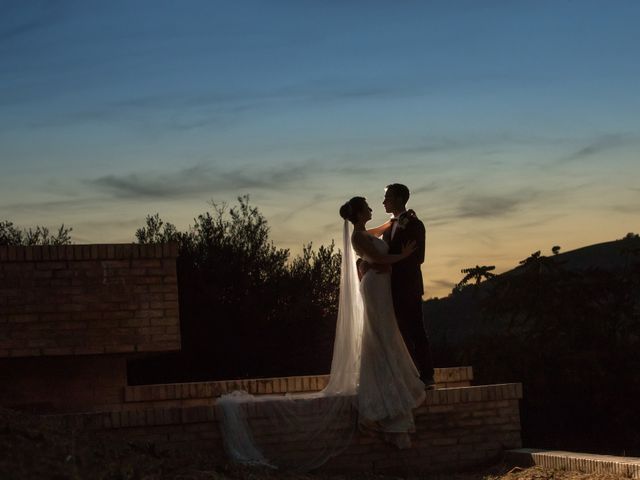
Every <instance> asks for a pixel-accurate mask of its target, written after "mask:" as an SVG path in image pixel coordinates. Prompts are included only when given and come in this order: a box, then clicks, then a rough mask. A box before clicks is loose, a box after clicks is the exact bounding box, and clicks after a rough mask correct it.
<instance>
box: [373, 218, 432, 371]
mask: <svg viewBox="0 0 640 480" xmlns="http://www.w3.org/2000/svg"><path fill="white" fill-rule="evenodd" d="M391 232H392V229H391V228H389V229H388V230H387V231H386V232H385V233H384V235H383V237H382V238H383V240H384V241H385V242H387V245H389V253H390V254H399V253H400V252H401V251H402V245H403V244H405V243H407V242H409V241H411V240H413V241H415V242H416V250H415V252H413V254H411V255H410V256H409V257H407V258H405V259H403V260H400V261H399V262H397V263H394V264H393V265H392V270H391V292H392V296H393V307H394V310H395V312H396V318H397V320H398V327H399V328H400V332H401V333H402V337H403V338H404V342H405V343H406V345H407V348H408V349H409V352H410V353H411V357H412V358H413V362H414V363H415V364H416V367H418V370H419V371H420V378H421V379H423V380H427V379H431V378H433V363H432V360H431V348H430V347H429V340H428V338H427V333H426V331H425V327H424V323H423V320H422V294H423V293H424V286H423V283H422V272H421V271H420V265H421V264H422V263H423V262H424V250H425V229H424V224H423V223H422V222H421V221H420V220H419V219H418V218H417V217H415V216H413V215H408V214H406V213H405V214H402V215H400V218H399V220H398V226H397V227H396V231H395V234H394V236H393V239H392V238H391Z"/></svg>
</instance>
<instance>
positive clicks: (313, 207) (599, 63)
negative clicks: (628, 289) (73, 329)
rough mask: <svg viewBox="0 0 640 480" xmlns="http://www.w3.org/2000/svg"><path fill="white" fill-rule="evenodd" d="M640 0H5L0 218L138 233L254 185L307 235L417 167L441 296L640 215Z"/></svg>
mask: <svg viewBox="0 0 640 480" xmlns="http://www.w3.org/2000/svg"><path fill="white" fill-rule="evenodd" d="M639 22H640V2H637V1H633V0H628V1H621V0H613V1H604V0H602V1H590V0H581V1H577V0H575V1H568V0H553V1H546V0H536V1H533V0H531V1H520V0H509V1H507V0H505V1H499V0H483V1H476V0H473V1H471V0H469V1H452V0H450V1H429V0H422V1H411V0H407V1H402V2H391V1H376V0H367V1H364V0H341V1H334V0H325V1H311V0H295V1H293V0H290V1H285V0H282V1H280V0H271V1H265V0H262V1H243V0H234V1H214V0H209V1H204V0H203V1H198V0H183V1H180V2H176V1H166V0H165V1H163V0H126V1H125V0H111V1H108V2H105V1H96V0H84V1H67V0H58V1H38V0H29V1H24V0H9V1H7V0H0V221H2V220H8V221H12V222H13V223H14V224H16V225H18V226H21V227H30V226H34V225H45V226H49V227H50V228H55V227H57V226H59V225H60V224H61V223H64V224H65V225H70V226H71V227H72V228H73V232H72V233H73V241H74V242H75V243H106V242H131V241H133V240H134V234H135V230H136V228H138V227H140V226H142V225H143V224H144V218H145V216H146V215H147V214H153V213H159V214H160V216H161V217H162V218H163V219H164V220H165V221H168V222H171V223H173V224H175V225H176V226H177V227H178V228H180V229H186V228H187V227H188V226H189V225H191V224H192V223H193V218H194V217H196V216H197V215H198V214H200V213H203V212H205V211H207V210H208V209H210V208H211V207H210V202H215V203H218V204H220V203H224V202H227V203H229V204H231V205H233V204H234V203H236V198H237V197H238V196H240V195H245V194H248V195H250V199H251V200H250V201H251V204H252V205H255V206H257V207H258V208H259V209H260V211H261V212H262V213H263V215H264V216H265V217H266V219H267V221H268V223H269V226H270V228H271V239H272V240H273V242H274V244H275V245H276V246H278V247H281V248H289V249H290V250H291V253H292V255H296V254H297V253H299V252H300V251H301V249H302V246H303V244H306V243H309V242H313V245H314V246H316V247H317V246H320V245H327V244H329V243H330V242H331V240H332V239H335V241H336V243H338V244H340V242H341V230H342V219H340V217H339V216H338V209H339V207H340V205H341V204H342V203H344V202H345V201H346V200H348V199H349V198H350V197H352V196H356V195H360V196H365V197H367V199H368V200H369V203H370V204H371V206H372V207H373V209H374V212H373V220H372V223H371V225H372V226H373V225H377V224H379V223H382V222H384V221H385V220H386V218H387V215H386V214H385V213H384V209H383V208H382V198H383V195H384V187H385V186H386V185H387V184H389V183H394V182H399V183H404V184H406V185H407V186H408V187H409V188H410V190H411V192H412V193H411V198H410V200H409V205H408V206H409V207H411V208H413V209H414V210H415V211H416V212H417V214H418V216H419V217H420V218H421V219H422V220H423V222H424V223H425V225H426V228H427V254H426V263H425V264H424V265H423V268H422V271H423V275H424V279H425V285H426V292H425V298H430V297H434V296H445V295H447V293H448V292H450V290H451V287H452V286H453V285H454V284H455V283H456V282H458V281H459V280H460V279H461V278H462V276H463V275H462V274H461V273H460V269H462V268H465V267H469V266H474V265H476V264H479V265H495V266H496V271H497V272H501V271H505V270H508V269H510V268H512V267H513V266H515V265H517V263H518V261H519V260H521V259H523V258H525V257H527V256H528V255H529V254H531V253H532V252H534V251H537V250H542V252H543V254H550V253H551V248H552V247H553V246H554V245H559V246H561V247H562V251H567V250H571V249H574V248H579V247H582V246H586V245H589V244H593V243H599V242H604V241H610V240H614V239H617V238H621V237H623V236H624V235H625V234H626V233H627V232H638V231H639V230H640V225H639V224H638V223H639V222H638V215H637V212H638V210H639V209H640V182H639V181H638V179H639V178H640V159H639V158H638V157H639V155H638V152H639V151H640V113H639V112H640V61H638V52H640V29H639V28H638V24H639Z"/></svg>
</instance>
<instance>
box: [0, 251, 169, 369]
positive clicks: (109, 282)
mask: <svg viewBox="0 0 640 480" xmlns="http://www.w3.org/2000/svg"><path fill="white" fill-rule="evenodd" d="M176 256H177V244H175V243H172V244H164V245H133V244H123V245H67V246H33V247H16V246H10V247H7V246H0V358H3V357H4V358H6V357H33V356H58V355H93V354H104V353H125V352H151V351H153V352H158V351H171V350H179V349H180V327H179V325H180V324H179V316H178V290H177V280H176Z"/></svg>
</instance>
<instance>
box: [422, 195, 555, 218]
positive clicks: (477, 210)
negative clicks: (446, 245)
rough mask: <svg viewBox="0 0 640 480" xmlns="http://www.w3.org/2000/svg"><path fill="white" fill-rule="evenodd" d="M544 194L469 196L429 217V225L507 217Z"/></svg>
mask: <svg viewBox="0 0 640 480" xmlns="http://www.w3.org/2000/svg"><path fill="white" fill-rule="evenodd" d="M542 193H543V192H541V191H537V190H522V191H519V192H513V193H506V194H495V195H480V194H473V195H467V196H465V197H463V198H462V199H461V200H460V201H459V202H458V204H457V205H455V206H454V207H449V208H448V210H444V211H443V212H442V213H440V214H436V215H431V216H429V219H428V223H429V225H430V226H438V225H446V224H449V223H452V222H454V221H455V220H461V219H473V218H484V219H492V218H500V217H507V216H509V215H512V214H514V213H516V212H518V211H520V210H521V209H522V208H523V207H524V206H525V205H526V204H529V203H531V202H533V201H535V200H536V199H538V198H540V197H541V196H542Z"/></svg>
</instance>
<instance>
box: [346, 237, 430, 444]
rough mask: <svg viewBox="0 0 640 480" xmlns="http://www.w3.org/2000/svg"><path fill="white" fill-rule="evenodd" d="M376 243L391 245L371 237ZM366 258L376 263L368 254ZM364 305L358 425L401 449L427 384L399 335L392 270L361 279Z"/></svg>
mask: <svg viewBox="0 0 640 480" xmlns="http://www.w3.org/2000/svg"><path fill="white" fill-rule="evenodd" d="M371 241H372V243H373V245H374V247H375V248H376V249H377V250H378V251H379V252H380V253H382V254H386V253H387V251H388V249H389V247H388V245H387V244H386V243H385V242H384V241H383V240H381V239H379V238H377V237H373V236H371ZM363 258H364V260H367V261H369V262H370V263H375V261H374V260H373V259H371V258H367V256H366V255H364V256H363ZM360 293H361V295H362V300H363V306H364V321H363V335H362V353H361V365H360V382H359V385H358V389H357V409H358V412H359V415H360V426H361V427H364V428H370V429H373V430H378V431H382V432H387V433H389V434H396V435H387V439H388V440H389V441H391V442H393V443H394V444H396V445H397V446H398V447H400V448H405V447H408V446H409V445H410V442H409V436H408V435H407V432H412V431H414V430H415V426H414V421H413V413H412V409H414V408H416V407H418V406H419V405H420V404H421V403H422V402H423V401H424V398H425V386H424V383H422V381H420V378H419V377H420V374H419V372H418V369H417V368H416V366H415V364H414V363H413V360H412V358H411V355H410V354H409V351H408V350H407V347H406V345H405V343H404V340H403V339H402V334H401V333H400V329H399V328H398V325H397V322H396V317H395V313H394V309H393V300H392V297H391V274H390V273H378V272H376V271H374V270H371V269H370V270H369V271H367V273H366V274H365V275H364V276H363V277H362V281H361V282H360Z"/></svg>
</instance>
